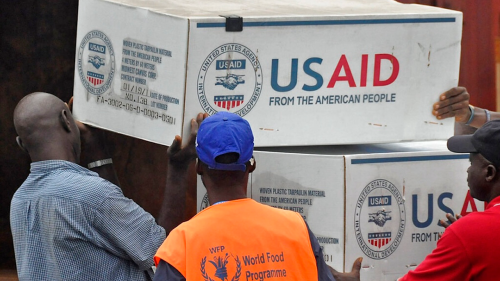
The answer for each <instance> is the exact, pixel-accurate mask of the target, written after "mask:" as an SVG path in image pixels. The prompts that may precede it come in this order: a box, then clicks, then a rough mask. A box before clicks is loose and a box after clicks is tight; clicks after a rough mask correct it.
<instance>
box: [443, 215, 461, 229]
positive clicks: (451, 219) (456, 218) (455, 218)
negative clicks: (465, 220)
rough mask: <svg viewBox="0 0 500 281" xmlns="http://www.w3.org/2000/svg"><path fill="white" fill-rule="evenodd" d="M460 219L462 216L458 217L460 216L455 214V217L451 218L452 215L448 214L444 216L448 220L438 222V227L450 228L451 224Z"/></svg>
mask: <svg viewBox="0 0 500 281" xmlns="http://www.w3.org/2000/svg"><path fill="white" fill-rule="evenodd" d="M461 217H462V215H460V214H456V215H455V217H453V215H452V214H450V213H448V214H446V218H447V219H448V222H446V221H443V220H439V225H440V226H442V227H444V228H447V227H448V226H450V225H451V224H452V223H454V222H456V221H457V220H458V219H460V218H461Z"/></svg>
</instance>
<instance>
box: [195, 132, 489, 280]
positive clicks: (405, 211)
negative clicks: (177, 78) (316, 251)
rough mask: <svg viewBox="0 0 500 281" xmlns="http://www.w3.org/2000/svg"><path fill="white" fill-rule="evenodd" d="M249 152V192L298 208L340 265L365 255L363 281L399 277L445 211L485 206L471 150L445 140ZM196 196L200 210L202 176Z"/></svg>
mask: <svg viewBox="0 0 500 281" xmlns="http://www.w3.org/2000/svg"><path fill="white" fill-rule="evenodd" d="M273 149H275V150H276V148H273ZM254 156H255V159H256V161H257V169H256V170H255V171H254V172H253V173H252V174H251V179H250V181H251V183H250V185H249V190H248V193H249V197H252V198H253V199H255V200H256V201H258V202H262V203H264V204H268V205H271V206H275V207H278V208H284V209H290V210H294V211H297V212H299V213H300V214H301V215H302V216H303V217H304V218H305V220H306V221H307V223H308V224H309V226H310V228H311V230H312V231H313V233H314V234H315V235H316V236H317V237H318V240H319V242H320V245H321V246H322V247H323V250H324V258H325V261H326V262H327V263H328V264H329V265H331V266H333V267H334V268H336V269H337V270H342V269H345V270H347V271H350V270H351V266H352V263H353V262H354V260H355V259H356V258H357V257H363V265H362V266H363V268H362V272H361V277H362V278H361V280H396V279H397V278H398V277H401V276H403V275H404V274H405V273H406V272H408V270H410V269H413V268H415V267H416V266H417V265H418V264H419V263H420V262H421V261H422V260H423V259H424V258H425V256H426V255H427V254H429V253H430V252H431V251H432V250H433V249H434V248H435V246H436V241H437V239H438V235H439V233H442V232H443V231H444V229H443V228H442V227H440V226H438V225H437V223H438V220H439V219H444V220H446V217H445V214H446V213H455V214H456V213H462V214H465V213H467V212H471V211H476V210H479V211H482V210H484V204H483V203H482V202H479V201H476V200H473V199H472V198H471V197H470V196H468V187H467V180H466V179H467V173H466V170H467V168H468V166H469V161H468V154H455V153H451V152H449V151H448V150H447V149H446V142H445V141H435V142H418V143H403V144H383V145H360V146H340V147H312V148H283V149H282V150H281V151H280V152H263V151H256V152H255V153H254ZM198 194H199V200H200V201H199V202H200V204H199V206H200V207H201V208H203V207H204V206H206V202H205V205H203V204H202V203H201V200H202V197H203V196H204V195H206V191H205V190H204V188H203V186H202V184H201V181H199V185H198Z"/></svg>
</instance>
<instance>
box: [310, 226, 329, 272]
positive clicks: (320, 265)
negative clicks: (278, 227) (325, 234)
mask: <svg viewBox="0 0 500 281" xmlns="http://www.w3.org/2000/svg"><path fill="white" fill-rule="evenodd" d="M306 226H307V231H308V232H309V240H311V246H312V249H313V253H314V257H315V258H316V268H317V269H318V280H319V281H335V278H333V275H332V273H331V272H330V269H329V268H328V265H326V262H325V260H324V259H323V251H322V250H321V246H320V245H319V243H318V239H316V236H314V234H313V233H312V232H311V229H310V228H309V225H308V224H307V222H306Z"/></svg>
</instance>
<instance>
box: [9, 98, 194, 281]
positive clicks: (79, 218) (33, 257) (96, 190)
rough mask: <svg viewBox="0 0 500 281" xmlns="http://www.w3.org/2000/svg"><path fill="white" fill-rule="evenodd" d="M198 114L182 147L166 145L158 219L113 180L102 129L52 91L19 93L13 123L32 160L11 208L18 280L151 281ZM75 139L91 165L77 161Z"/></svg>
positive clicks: (174, 220)
mask: <svg viewBox="0 0 500 281" xmlns="http://www.w3.org/2000/svg"><path fill="white" fill-rule="evenodd" d="M202 120H203V115H202V114H199V115H198V116H197V119H196V120H195V119H193V120H191V127H192V128H191V135H190V139H189V141H188V144H187V145H186V146H185V147H183V148H181V139H180V137H178V136H177V137H176V138H175V140H174V142H173V143H172V145H171V146H170V147H169V149H168V151H167V154H168V158H169V165H168V171H167V186H166V188H165V194H166V196H165V200H164V202H163V205H162V207H161V213H160V216H159V219H158V223H159V224H160V225H161V226H160V225H158V224H157V223H156V222H155V219H154V218H153V216H151V215H150V214H149V213H147V212H146V211H144V210H143V209H142V208H141V207H140V206H139V205H137V204H136V203H135V202H134V201H132V200H131V199H128V198H126V197H125V196H124V195H123V193H122V191H121V189H120V188H119V187H118V186H117V185H115V184H114V183H112V182H115V183H117V180H116V177H115V173H114V169H113V167H112V161H111V160H110V159H106V158H108V155H107V152H106V150H105V149H103V143H102V134H101V132H99V131H97V130H96V129H92V128H89V127H87V126H84V125H83V124H81V123H80V122H77V121H75V120H74V119H73V117H72V115H71V112H70V109H69V107H68V106H67V105H66V104H65V103H64V102H63V101H61V100H60V99H59V98H57V97H55V96H53V95H51V94H47V93H33V94H30V95H27V96H26V97H24V98H23V99H22V100H21V101H20V102H19V103H18V105H17V106H16V108H15V111H14V125H15V128H16V132H17V134H18V137H17V142H18V144H19V146H20V147H21V148H22V149H23V150H25V151H26V152H27V153H28V154H29V156H30V158H31V161H32V163H31V170H30V175H29V176H28V178H27V179H26V181H25V182H24V183H23V184H22V185H21V187H20V188H19V189H18V190H17V191H16V193H15V194H14V197H13V199H12V203H11V212H10V220H11V229H12V236H13V240H14V249H15V254H16V265H17V272H18V276H19V280H21V281H23V280H30V281H32V280H37V281H40V280H50V281H53V280H107V281H109V280H120V281H122V280H151V279H152V275H153V271H152V265H153V256H154V254H155V252H156V250H157V249H158V247H159V246H160V245H161V243H162V242H163V240H164V239H165V236H166V233H168V232H169V231H170V230H171V229H173V228H174V227H175V226H176V225H177V224H178V223H180V222H182V220H183V218H184V214H183V211H184V202H185V187H186V178H187V176H188V172H187V171H188V166H189V165H190V164H191V163H192V161H194V159H195V158H196V152H195V148H194V142H195V138H196V132H197V129H198V125H199V123H201V121H202ZM81 140H82V143H83V145H84V146H85V151H86V155H87V159H85V160H87V161H86V162H82V163H83V164H85V166H87V165H88V167H89V169H87V168H84V167H82V166H80V165H78V164H77V163H79V162H80V161H79V160H80V151H81ZM82 160H83V159H82ZM96 160H97V161H96ZM89 163H90V164H89ZM106 179H108V180H109V181H108V180H106Z"/></svg>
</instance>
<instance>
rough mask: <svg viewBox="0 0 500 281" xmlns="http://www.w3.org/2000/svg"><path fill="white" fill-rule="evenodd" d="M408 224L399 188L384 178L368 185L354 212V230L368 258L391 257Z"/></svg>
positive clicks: (360, 196)
mask: <svg viewBox="0 0 500 281" xmlns="http://www.w3.org/2000/svg"><path fill="white" fill-rule="evenodd" d="M405 224H406V213H405V205H404V200H403V197H402V196H401V194H400V193H399V190H398V188H397V187H396V186H395V185H394V184H392V183H391V182H389V181H387V180H384V179H377V180H374V181H372V182H370V183H369V184H368V185H366V186H365V188H364V189H363V191H362V192H361V194H360V195H359V198H358V200H357V201H356V210H355V212H354V233H355V235H356V240H357V241H358V245H359V247H360V248H361V250H362V251H363V253H365V255H367V256H368V257H370V258H372V259H375V260H380V259H385V258H387V257H389V256H390V255H391V254H392V253H394V251H396V249H397V247H398V246H399V244H400V243H401V240H402V239H403V234H404V230H405Z"/></svg>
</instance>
